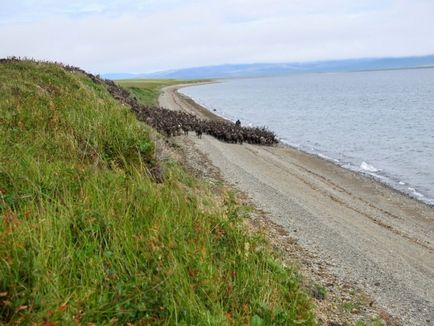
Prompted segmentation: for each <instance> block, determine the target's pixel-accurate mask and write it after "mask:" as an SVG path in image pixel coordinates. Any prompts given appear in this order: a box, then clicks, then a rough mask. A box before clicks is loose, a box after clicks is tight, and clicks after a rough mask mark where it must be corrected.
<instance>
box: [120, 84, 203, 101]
mask: <svg viewBox="0 0 434 326" xmlns="http://www.w3.org/2000/svg"><path fill="white" fill-rule="evenodd" d="M204 81H206V80H204ZM193 82H197V80H195V81H191V80H175V79H131V80H128V79H126V80H117V81H116V84H118V85H119V86H122V87H123V88H125V89H127V90H128V91H129V92H130V93H131V94H132V95H133V96H135V97H136V98H137V100H138V101H140V103H142V104H144V105H149V106H155V105H157V104H158V103H157V101H158V96H159V95H160V90H161V88H162V87H164V86H170V85H177V84H188V83H193Z"/></svg>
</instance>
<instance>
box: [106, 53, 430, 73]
mask: <svg viewBox="0 0 434 326" xmlns="http://www.w3.org/2000/svg"><path fill="white" fill-rule="evenodd" d="M427 66H428V67H434V55H429V56H423V57H402V58H373V59H348V60H330V61H316V62H300V63H298V62H293V63H254V64H225V65H217V66H204V67H193V68H184V69H177V70H168V71H160V72H155V73H148V74H128V73H114V74H105V75H103V76H104V77H105V78H109V79H142V78H173V79H203V78H241V77H262V76H278V75H286V74H291V73H301V72H338V71H359V70H382V69H405V68H420V67H427Z"/></svg>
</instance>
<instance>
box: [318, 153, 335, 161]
mask: <svg viewBox="0 0 434 326" xmlns="http://www.w3.org/2000/svg"><path fill="white" fill-rule="evenodd" d="M317 155H318V156H319V157H321V158H323V159H325V160H327V161H333V162H335V163H339V160H337V159H335V158H332V157H329V156H327V155H324V154H321V153H318V154H317Z"/></svg>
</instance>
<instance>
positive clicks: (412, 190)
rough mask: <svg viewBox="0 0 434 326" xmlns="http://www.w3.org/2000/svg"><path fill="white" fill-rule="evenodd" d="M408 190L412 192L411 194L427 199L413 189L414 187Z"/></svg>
mask: <svg viewBox="0 0 434 326" xmlns="http://www.w3.org/2000/svg"><path fill="white" fill-rule="evenodd" d="M408 190H410V192H411V194H412V195H414V196H416V197H419V198H423V197H425V196H424V195H422V194H421V193H420V192H417V191H416V189H414V188H412V187H408Z"/></svg>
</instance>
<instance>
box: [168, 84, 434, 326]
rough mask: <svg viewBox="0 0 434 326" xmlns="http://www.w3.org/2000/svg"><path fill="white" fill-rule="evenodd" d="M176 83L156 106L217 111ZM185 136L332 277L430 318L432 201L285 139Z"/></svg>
mask: <svg viewBox="0 0 434 326" xmlns="http://www.w3.org/2000/svg"><path fill="white" fill-rule="evenodd" d="M185 86H187V85H185ZM188 86H191V84H190V85H188ZM181 87H183V85H177V86H169V87H167V88H164V89H163V91H162V94H161V96H160V98H159V103H160V106H162V107H166V108H169V109H173V110H185V111H187V112H190V113H194V114H196V115H198V116H199V117H201V118H205V119H217V120H219V119H223V118H222V117H220V116H218V115H216V114H214V113H213V112H210V111H208V110H207V109H206V108H204V107H203V106H200V105H199V104H197V103H195V102H194V101H193V100H192V99H191V98H188V97H187V96H185V95H183V94H180V93H179V92H178V91H177V90H178V89H179V88H181ZM189 139H190V140H191V142H192V143H193V144H194V147H195V149H196V150H198V151H200V152H202V153H203V154H205V155H206V156H207V157H208V159H209V161H210V163H211V164H213V165H214V166H216V167H217V168H218V169H219V170H220V171H221V174H222V176H223V178H224V179H225V180H226V181H227V182H228V183H230V184H231V185H233V186H235V187H236V188H237V189H239V190H240V191H242V192H244V193H246V194H247V195H248V196H249V198H250V199H251V200H252V202H253V203H254V204H255V205H256V206H257V207H258V208H260V209H262V210H264V211H266V212H268V213H269V218H270V219H271V221H272V222H273V223H276V224H278V225H281V226H282V227H284V228H285V229H286V230H287V232H288V233H289V234H290V236H291V237H292V238H294V240H295V241H297V242H298V243H299V244H300V245H302V246H303V247H304V248H306V249H307V250H309V251H312V252H314V253H316V254H318V255H319V256H320V257H322V258H323V259H324V260H325V261H326V262H327V263H329V264H330V268H331V270H332V272H333V273H334V274H335V275H336V276H337V277H339V278H341V279H344V280H346V281H350V282H352V283H353V284H357V286H359V287H361V288H362V289H363V290H364V291H366V292H367V293H368V294H369V295H370V296H372V297H373V298H374V300H375V301H376V302H378V304H379V305H380V306H381V307H382V308H384V309H385V310H386V311H387V312H389V313H391V314H392V315H393V316H395V317H399V318H401V319H402V320H403V322H404V324H409V325H410V324H411V325H428V324H429V323H427V322H426V321H427V320H434V284H433V282H432V279H433V276H434V209H433V208H432V207H430V206H428V205H427V204H424V203H422V202H420V201H417V200H415V199H414V198H411V197H409V196H407V195H405V194H403V193H401V192H399V191H397V190H394V189H392V188H390V187H388V186H386V185H384V184H382V183H380V182H378V181H376V180H373V179H372V178H368V177H366V176H364V175H361V174H358V173H356V172H353V171H350V170H347V169H345V168H343V167H340V166H338V165H336V164H335V163H334V162H331V161H328V160H326V159H323V158H321V157H318V156H316V155H313V154H309V153H306V152H303V151H301V150H299V149H296V148H293V147H290V146H287V145H283V144H279V145H277V146H273V147H268V146H258V145H250V144H243V145H239V144H228V143H222V142H220V141H218V140H216V139H214V138H212V137H210V136H207V135H204V136H203V137H202V139H198V138H197V137H195V136H193V135H191V136H189Z"/></svg>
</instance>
